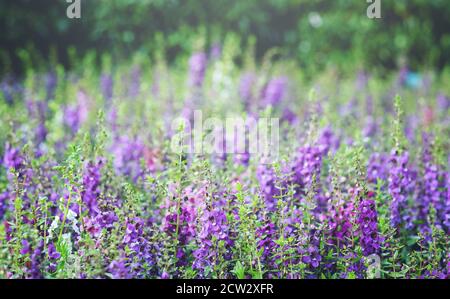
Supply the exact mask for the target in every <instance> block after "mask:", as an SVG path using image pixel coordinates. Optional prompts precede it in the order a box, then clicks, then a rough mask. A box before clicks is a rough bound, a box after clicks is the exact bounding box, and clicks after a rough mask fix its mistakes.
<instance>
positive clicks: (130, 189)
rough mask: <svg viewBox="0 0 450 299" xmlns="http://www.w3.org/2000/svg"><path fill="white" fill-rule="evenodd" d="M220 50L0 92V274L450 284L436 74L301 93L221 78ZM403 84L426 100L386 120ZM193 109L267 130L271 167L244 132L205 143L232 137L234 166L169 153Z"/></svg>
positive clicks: (264, 72)
mask: <svg viewBox="0 0 450 299" xmlns="http://www.w3.org/2000/svg"><path fill="white" fill-rule="evenodd" d="M232 48H233V47H232V44H227V45H224V46H223V47H222V45H219V44H217V45H214V46H213V47H212V48H211V49H210V50H209V52H206V51H203V50H199V51H197V52H195V53H193V54H192V56H191V57H190V59H189V61H187V62H186V65H184V66H180V65H179V63H178V62H177V63H175V64H174V65H172V64H169V63H167V62H166V61H164V60H163V59H162V58H160V57H159V58H158V57H157V58H155V59H156V60H157V61H156V62H155V63H156V64H155V68H154V69H152V68H149V67H148V64H145V63H143V62H142V61H143V60H145V57H140V58H139V59H136V60H133V61H134V63H133V64H130V66H129V67H128V68H127V67H125V66H124V67H123V68H119V67H117V66H111V68H104V69H102V70H101V71H97V70H96V71H95V72H86V73H84V72H72V71H68V73H64V71H63V70H60V69H58V71H57V72H56V71H55V70H54V69H53V68H51V69H50V71H48V72H45V73H43V74H40V73H39V72H36V73H33V72H30V74H31V73H33V74H34V75H33V76H32V77H28V76H29V75H26V78H25V79H26V80H25V81H23V82H21V81H20V82H13V80H11V79H4V80H2V83H1V84H0V92H1V95H2V97H1V98H0V114H1V115H2V120H3V119H5V120H6V121H4V122H2V123H3V124H4V126H2V128H0V133H1V134H0V153H1V157H2V160H1V162H2V167H1V169H0V240H1V242H0V278H33V279H35V278H36V279H37V278H113V279H131V278H138V279H147V278H163V279H166V278H202V279H203V278H204V279H208V278H269V279H270V278H367V277H370V275H369V273H368V271H369V267H368V262H369V261H370V258H373V257H374V256H375V257H379V258H380V259H381V261H382V262H381V267H382V269H381V271H380V272H381V275H382V277H383V278H397V277H405V278H448V277H449V272H450V262H449V259H450V254H449V250H448V248H449V246H448V244H449V243H448V236H449V232H450V175H449V168H448V159H449V157H450V155H449V148H450V147H449V146H450V144H449V143H448V140H447V139H448V138H445V137H446V136H447V135H448V134H447V133H448V130H449V128H450V122H449V121H448V117H446V116H447V115H446V114H445V113H447V112H448V109H449V105H448V103H449V101H448V95H447V94H445V92H444V91H441V90H438V89H439V88H438V86H437V87H436V88H434V87H433V88H431V85H433V84H434V83H432V80H431V79H432V77H429V78H428V79H427V80H428V81H430V82H428V81H427V80H424V82H423V84H422V85H423V86H422V85H421V86H414V87H412V86H411V82H410V81H411V78H410V76H411V74H410V73H411V71H410V70H409V69H408V68H404V69H402V70H401V71H400V73H399V74H398V76H397V77H396V78H394V80H395V82H391V81H389V80H388V79H384V78H377V77H376V76H371V74H369V73H368V72H365V71H361V72H359V73H358V75H357V77H356V79H354V78H350V80H339V81H338V79H339V78H338V76H337V75H336V74H334V73H331V74H327V76H324V78H325V79H324V80H317V81H314V80H313V81H314V82H308V81H306V80H304V79H302V77H303V76H298V74H293V73H291V71H290V70H288V69H286V68H283V67H280V66H283V65H278V62H277V61H275V60H274V61H270V63H269V62H267V65H265V66H264V67H258V66H256V65H253V64H252V63H249V65H251V67H240V66H239V65H237V64H236V65H228V64H234V63H235V61H240V58H241V57H239V56H240V55H238V54H239V53H232V52H233V50H232ZM206 53H208V54H206ZM177 61H183V60H177ZM152 63H153V61H152ZM244 64H245V63H244ZM272 64H273V66H274V68H273V69H272ZM223 66H226V67H223ZM228 66H229V68H228ZM210 70H211V72H210ZM292 72H293V71H292ZM210 75H211V78H210V77H209V76H210ZM408 76H409V77H408ZM330 77H331V78H332V79H333V80H329V79H330ZM117 78H119V79H117ZM408 78H409V79H408ZM183 80H184V81H183ZM369 80H370V81H369ZM347 81H348V82H350V85H348V82H347ZM372 81H373V83H374V84H369V82H372ZM324 82H326V83H324ZM337 82H339V83H337ZM408 82H409V83H408ZM31 83H33V84H31ZM180 83H181V85H180ZM174 84H175V85H174ZM177 84H178V85H177ZM333 84H336V86H334V85H333ZM41 85H42V86H41ZM369 85H370V86H371V89H369ZM180 86H182V88H180ZM222 86H226V88H222V90H221V87H222ZM312 87H314V90H315V92H311V93H310V98H309V99H308V100H306V98H305V97H304V94H305V91H307V90H305V88H308V89H309V88H312ZM372 88H373V89H375V90H372ZM411 88H414V90H415V91H418V92H420V93H421V94H423V95H424V96H426V97H427V98H434V99H436V102H435V103H431V104H430V103H423V102H421V101H418V102H416V103H415V105H409V104H410V102H409V101H412V100H415V98H414V97H413V96H411V99H409V96H405V101H407V105H404V106H405V107H403V108H404V109H405V113H404V114H402V113H400V112H401V111H400V109H398V111H397V115H394V114H393V109H392V108H393V105H392V96H393V93H394V94H395V93H401V94H403V93H406V94H407V95H409V93H408V92H410V91H411V90H410V89H411ZM223 89H226V90H223ZM397 104H398V103H397V102H396V105H395V106H396V108H398V107H397ZM269 106H270V107H269ZM419 108H420V109H419ZM196 109H200V110H201V111H202V113H204V115H205V117H206V116H207V117H211V118H214V117H218V116H226V117H228V116H234V115H244V116H252V117H254V118H255V119H257V120H260V119H262V118H267V117H274V118H279V119H280V120H281V121H280V122H279V124H280V127H279V132H278V133H279V155H278V156H276V157H270V158H268V157H266V156H264V157H262V156H261V155H259V153H253V152H252V153H251V152H250V148H251V146H252V145H253V144H250V142H252V140H251V138H249V136H248V135H249V134H248V132H247V131H249V130H248V129H250V128H254V127H251V126H253V125H254V124H253V123H250V122H245V131H246V134H243V135H244V136H236V135H235V136H233V138H231V139H230V140H228V139H225V138H222V140H217V144H216V145H217V146H218V147H219V148H220V147H221V148H222V149H225V147H226V145H227V144H228V143H234V145H237V142H238V141H239V139H238V138H242V137H243V138H244V139H243V140H244V141H245V148H243V149H242V151H241V152H239V153H223V152H220V153H211V154H210V153H206V152H204V153H186V152H181V153H180V152H177V151H174V150H173V148H172V146H173V144H172V142H173V141H174V139H173V137H174V136H175V131H176V130H177V128H175V127H173V126H172V127H171V124H172V123H171V122H172V120H173V118H175V117H178V116H179V115H183V113H185V114H186V115H187V116H188V120H189V121H194V119H193V117H192V116H193V112H194V111H195V110H196ZM438 110H440V111H438ZM444 112H445V113H444ZM311 114H313V115H311ZM96 115H97V116H98V117H95V116H96ZM392 122H394V124H395V125H396V126H397V127H396V129H398V130H397V131H396V132H395V134H396V135H395V138H397V139H398V140H395V141H396V146H395V147H394V149H392V144H393V143H392V142H391V141H392V140H390V139H389V138H390V137H389V136H390V135H391V132H390V131H391V123H392ZM404 123H405V124H406V125H405V126H403V124H404ZM214 129H217V128H214ZM205 130H206V129H205ZM212 130H213V129H212V128H210V130H209V129H208V130H206V131H205V132H203V133H205V134H204V135H208V133H210V132H211V131H212ZM431 132H433V134H432V133H431ZM446 134H447V135H446ZM397 135H399V136H397ZM420 136H422V138H418V137H420ZM397 141H398V142H397ZM400 141H402V142H400ZM228 145H229V144H228ZM272 158H273V159H272Z"/></svg>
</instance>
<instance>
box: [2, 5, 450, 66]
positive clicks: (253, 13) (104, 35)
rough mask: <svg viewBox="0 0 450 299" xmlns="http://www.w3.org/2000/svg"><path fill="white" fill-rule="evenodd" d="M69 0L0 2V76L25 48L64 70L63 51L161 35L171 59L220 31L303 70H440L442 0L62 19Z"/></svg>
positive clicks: (114, 50)
mask: <svg viewBox="0 0 450 299" xmlns="http://www.w3.org/2000/svg"><path fill="white" fill-rule="evenodd" d="M68 5H69V4H67V3H66V1H65V0H39V1H36V0H0V28H2V33H1V34H0V49H1V53H0V63H1V69H0V73H1V74H4V73H6V72H11V71H14V72H16V73H22V72H23V71H24V68H25V65H26V63H24V62H23V60H24V56H23V55H22V54H23V53H24V51H26V53H28V56H27V57H29V58H28V59H29V60H31V64H32V65H33V67H37V68H39V67H42V68H44V67H45V66H46V65H48V62H49V61H51V62H55V60H57V61H58V62H60V63H62V64H63V65H65V66H68V67H70V54H69V53H70V51H68V49H69V48H72V49H74V50H75V51H76V53H77V54H80V55H83V54H84V53H86V52H87V51H89V50H92V49H95V50H96V51H97V52H98V53H104V52H108V53H111V54H112V55H113V57H114V58H115V59H117V60H120V59H126V58H127V57H129V56H130V55H131V54H132V53H135V52H136V51H142V52H143V53H146V52H148V53H151V51H153V50H155V49H157V48H161V45H160V44H159V43H161V41H162V40H164V50H165V51H166V54H167V57H168V58H169V62H170V61H171V60H173V59H174V58H175V57H177V56H178V55H179V54H180V53H184V54H187V53H190V52H191V51H192V50H193V48H194V47H196V46H198V43H196V42H195V41H197V40H198V39H199V37H201V39H202V41H203V42H202V45H203V46H205V47H210V46H211V45H213V44H215V43H219V44H220V42H221V40H222V39H223V37H224V35H225V33H227V32H235V33H237V34H238V35H239V36H240V37H241V42H242V43H243V45H242V46H245V45H244V44H245V43H246V42H247V41H248V37H250V36H254V37H256V50H257V53H256V54H257V56H259V57H261V56H262V55H263V54H264V53H265V52H266V51H267V50H268V49H270V48H273V47H280V48H281V49H282V51H283V53H284V55H286V56H288V57H290V58H293V59H295V60H296V61H297V62H298V64H299V66H301V67H302V68H304V69H305V70H306V71H309V72H316V71H318V70H320V69H323V68H325V67H328V66H330V65H332V66H336V67H337V68H343V69H345V68H352V67H365V68H367V69H376V70H379V71H381V72H383V71H386V70H390V69H394V68H398V67H399V63H400V61H403V62H406V63H407V64H408V65H409V66H410V67H411V68H412V69H416V70H420V69H423V68H428V69H430V68H432V69H435V70H437V71H439V70H442V69H444V68H445V67H446V66H447V65H448V62H449V60H450V2H449V1H448V0H395V1H394V0H381V11H382V19H369V18H368V17H367V16H366V9H367V7H368V5H369V4H368V3H367V2H366V0H82V4H81V5H82V7H81V15H82V17H81V19H68V18H67V17H66V8H67V6H68ZM161 37H163V38H161ZM72 52H74V51H73V50H72ZM21 53H22V54H21ZM49 59H50V60H49Z"/></svg>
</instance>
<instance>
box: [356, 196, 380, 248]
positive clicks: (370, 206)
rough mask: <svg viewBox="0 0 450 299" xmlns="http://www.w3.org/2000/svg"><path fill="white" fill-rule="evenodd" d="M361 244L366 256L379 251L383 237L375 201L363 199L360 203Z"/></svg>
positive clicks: (358, 221) (358, 220)
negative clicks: (379, 231)
mask: <svg viewBox="0 0 450 299" xmlns="http://www.w3.org/2000/svg"><path fill="white" fill-rule="evenodd" d="M357 223H358V226H359V233H360V244H361V248H362V250H363V254H364V255H365V256H369V255H371V254H374V253H377V254H378V253H379V251H380V243H381V238H380V236H379V233H378V222H377V210H376V205H375V201H373V200H372V199H363V200H362V201H361V202H360V203H359V205H358V219H357Z"/></svg>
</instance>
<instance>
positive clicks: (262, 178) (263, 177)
mask: <svg viewBox="0 0 450 299" xmlns="http://www.w3.org/2000/svg"><path fill="white" fill-rule="evenodd" d="M256 177H257V179H258V181H259V186H260V189H261V193H262V196H263V198H264V202H265V204H266V208H267V210H269V211H271V212H273V211H275V210H276V208H277V201H278V199H277V198H276V197H277V196H279V195H280V191H279V190H278V189H277V188H276V186H275V184H276V180H277V178H276V174H275V171H274V170H273V168H272V167H271V166H270V165H267V164H265V163H261V164H259V165H258V168H257V169H256Z"/></svg>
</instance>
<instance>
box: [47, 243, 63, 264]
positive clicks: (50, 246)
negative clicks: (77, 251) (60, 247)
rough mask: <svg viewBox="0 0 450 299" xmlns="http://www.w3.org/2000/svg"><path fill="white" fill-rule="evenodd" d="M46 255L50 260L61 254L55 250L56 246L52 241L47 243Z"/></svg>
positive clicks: (57, 257)
mask: <svg viewBox="0 0 450 299" xmlns="http://www.w3.org/2000/svg"><path fill="white" fill-rule="evenodd" d="M48 257H49V258H50V259H52V260H57V259H59V258H60V257H61V254H60V253H59V252H58V251H56V247H55V245H54V244H53V243H50V244H48Z"/></svg>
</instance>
